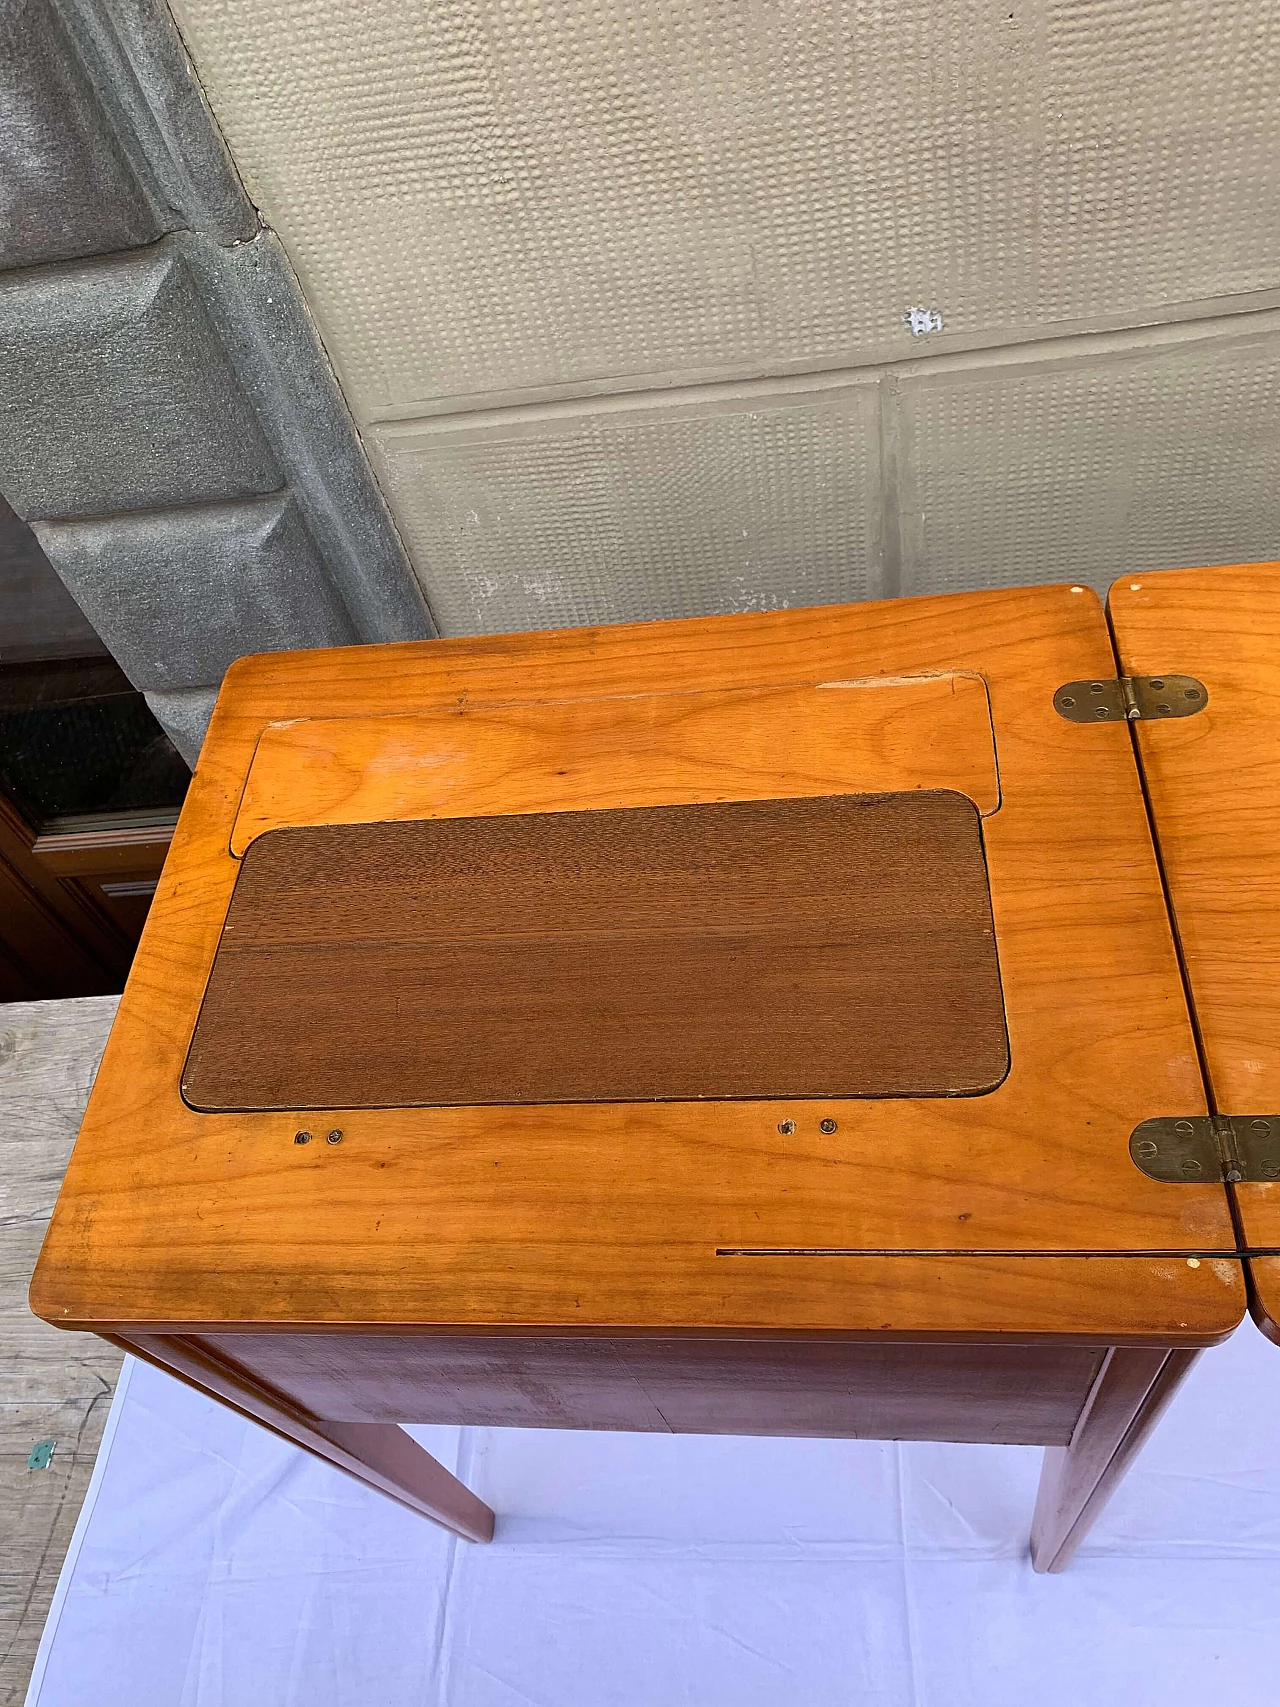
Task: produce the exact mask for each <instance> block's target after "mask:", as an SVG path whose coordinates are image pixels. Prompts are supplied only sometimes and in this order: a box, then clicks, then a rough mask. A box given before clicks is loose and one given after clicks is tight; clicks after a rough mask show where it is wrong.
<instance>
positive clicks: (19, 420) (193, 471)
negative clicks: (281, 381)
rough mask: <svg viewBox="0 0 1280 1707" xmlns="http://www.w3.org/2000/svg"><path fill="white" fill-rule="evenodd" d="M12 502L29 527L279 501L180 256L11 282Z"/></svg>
mask: <svg viewBox="0 0 1280 1707" xmlns="http://www.w3.org/2000/svg"><path fill="white" fill-rule="evenodd" d="M0 346H2V347H3V349H4V352H5V358H4V361H3V362H2V363H0V490H3V491H4V493H5V495H6V497H7V498H8V500H9V502H10V503H11V504H12V505H13V508H14V509H15V510H16V511H17V512H18V514H19V515H20V516H22V517H23V518H24V520H27V521H31V520H34V519H35V518H36V517H49V516H75V515H93V514H107V513H110V512H113V511H118V510H140V509H156V508H159V507H160V506H162V505H169V504H194V503H200V502H205V501H211V500H216V499H221V498H233V497H243V496H248V495H250V494H253V493H259V492H270V491H274V490H278V488H279V487H280V486H281V484H282V476H281V472H280V467H279V464H278V462H277V460H276V457H275V456H274V454H273V452H272V450H271V447H270V446H269V445H268V443H267V440H266V438H265V436H264V435H263V432H262V429H261V427H260V426H259V424H258V421H257V418H256V416H255V415H254V412H253V410H252V408H251V407H250V406H249V403H248V401H247V400H246V398H245V396H244V393H243V391H242V390H241V387H240V385H239V383H238V381H237V378H236V375H235V373H234V372H233V370H232V368H231V366H230V364H229V362H228V359H227V355H226V352H225V350H224V349H223V346H222V343H221V341H220V340H219V337H218V334H217V332H216V331H215V330H214V327H213V324H212V322H211V320H210V318H209V315H208V314H207V313H206V311H205V308H204V305H203V303H202V301H201V297H200V292H199V290H198V288H197V285H196V282H195V280H194V279H193V277H192V275H191V272H190V270H189V268H188V267H187V265H186V263H185V261H184V259H183V257H182V254H181V253H180V251H179V250H178V248H177V247H176V246H175V244H174V242H173V240H172V239H169V240H167V241H165V242H163V243H161V244H159V245H157V246H155V247H154V248H151V249H146V250H142V251H140V252H138V253H136V254H132V255H128V256H123V257H116V258H111V259H108V260H95V261H86V262H79V263H76V264H73V265H70V266H66V267H42V268H37V269H34V270H32V271H30V272H24V273H20V274H11V275H9V276H8V277H0Z"/></svg>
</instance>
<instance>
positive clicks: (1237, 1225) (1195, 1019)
mask: <svg viewBox="0 0 1280 1707" xmlns="http://www.w3.org/2000/svg"><path fill="white" fill-rule="evenodd" d="M1124 579H1125V577H1124V576H1120V577H1118V579H1117V581H1116V582H1113V583H1112V585H1111V587H1109V588H1108V590H1107V602H1106V607H1105V610H1106V619H1107V636H1108V638H1109V639H1110V641H1111V651H1112V653H1113V655H1114V657H1115V661H1116V669H1117V671H1118V672H1121V673H1123V672H1124V671H1125V670H1126V669H1127V668H1128V666H1127V664H1126V661H1125V657H1124V653H1123V651H1122V649H1121V645H1120V636H1119V634H1118V633H1117V631H1116V624H1115V616H1114V614H1113V612H1112V609H1111V594H1112V593H1113V592H1114V590H1115V587H1116V586H1117V585H1118V584H1119V581H1121V580H1124ZM1128 729H1129V746H1130V749H1131V751H1132V753H1133V763H1134V768H1135V770H1136V771H1137V773H1138V787H1139V788H1140V789H1141V790H1142V807H1143V811H1144V812H1145V813H1146V817H1147V834H1148V835H1149V836H1150V837H1151V849H1152V853H1153V854H1154V856H1155V862H1156V871H1157V872H1158V874H1159V877H1160V892H1161V895H1162V896H1163V897H1164V911H1165V917H1166V918H1167V919H1168V921H1169V935H1170V937H1171V939H1172V941H1173V952H1174V955H1175V957H1176V959H1177V962H1178V977H1179V979H1180V980H1181V983H1182V1000H1183V1002H1184V1004H1185V1005H1186V1010H1187V1021H1188V1024H1189V1025H1190V1027H1191V1036H1192V1040H1193V1042H1194V1043H1195V1050H1196V1063H1197V1065H1198V1066H1199V1069H1200V1084H1201V1088H1202V1089H1203V1091H1204V1098H1205V1107H1206V1108H1207V1109H1208V1111H1209V1113H1210V1114H1211V1115H1215V1116H1216V1115H1220V1114H1221V1113H1222V1110H1221V1109H1220V1108H1219V1107H1218V1102H1217V1098H1216V1097H1215V1096H1214V1093H1213V1077H1212V1075H1211V1073H1210V1071H1209V1057H1208V1053H1207V1051H1206V1049H1205V1041H1204V1034H1203V1032H1202V1031H1201V1029H1200V1015H1199V1014H1198V1013H1197V1011H1196V1002H1195V991H1194V990H1193V989H1192V987H1191V974H1190V973H1189V971H1188V970H1187V957H1186V955H1185V954H1184V952H1183V948H1182V933H1181V931H1180V930H1179V929H1178V912H1177V908H1176V907H1175V906H1174V904H1173V892H1172V890H1171V889H1170V887H1169V874H1168V872H1167V871H1166V870H1165V863H1164V849H1163V848H1162V847H1161V845H1160V828H1159V825H1158V824H1157V823H1156V814H1155V808H1154V806H1153V805H1152V803H1151V791H1150V789H1149V788H1148V787H1147V771H1146V766H1145V765H1144V764H1143V762H1142V749H1141V747H1140V746H1139V744H1138V733H1137V729H1136V728H1135V726H1134V724H1133V723H1132V722H1131V723H1129V725H1128ZM1222 1189H1223V1191H1224V1192H1225V1194H1226V1199H1227V1213H1228V1214H1229V1215H1230V1216H1231V1228H1232V1231H1233V1232H1234V1233H1235V1236H1236V1250H1237V1251H1238V1252H1239V1254H1240V1255H1241V1256H1246V1255H1247V1256H1254V1255H1257V1256H1262V1255H1264V1254H1269V1253H1265V1252H1263V1251H1257V1252H1253V1251H1250V1250H1249V1240H1248V1238H1247V1237H1246V1235H1245V1230H1244V1220H1243V1217H1242V1215H1241V1212H1240V1202H1239V1199H1238V1197H1237V1195H1236V1191H1235V1188H1234V1186H1232V1185H1230V1184H1229V1183H1228V1182H1227V1181H1226V1180H1224V1181H1223V1182H1222ZM1246 1272H1247V1271H1246ZM1249 1290H1250V1294H1251V1295H1252V1290H1253V1282H1252V1278H1251V1277H1250V1279H1249ZM1250 1302H1251V1303H1252V1296H1251V1299H1250Z"/></svg>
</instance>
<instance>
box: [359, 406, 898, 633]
mask: <svg viewBox="0 0 1280 1707" xmlns="http://www.w3.org/2000/svg"><path fill="white" fill-rule="evenodd" d="M726 389H727V388H726ZM368 442H369V448H370V450H371V452H372V454H373V457H374V460H375V465H376V467H377V469H378V473H379V476H380V478H381V481H382V486H383V490H384V491H385V493H386V494H387V497H388V499H389V500H390V503H391V505H392V508H393V509H394V511H395V513H396V517H397V520H398V522H399V525H400V530H401V534H402V537H403V538H404V541H405V545H406V547H407V548H408V551H409V554H410V556H411V558H412V559H413V561H414V563H415V565H416V567H417V570H418V573H419V576H420V578H421V580H422V582H423V586H424V590H425V592H426V594H427V598H428V601H429V602H430V604H431V607H432V613H433V615H434V616H435V619H436V622H437V623H438V625H439V627H440V630H441V632H442V633H444V634H484V633H491V632H498V631H502V630H506V629H515V628H555V627H560V626H570V625H574V624H579V623H591V622H627V621H640V620H643V619H646V618H650V617H678V616H697V615H702V614H704V613H708V612H712V611H743V610H768V609H774V608H776V607H778V606H782V605H788V604H796V605H802V604H828V603H835V602H838V601H844V600H853V599H865V598H876V597H879V596H881V594H882V593H883V591H885V590H886V589H885V588H884V584H883V582H882V579H881V558H882V553H881V544H882V542H881V539H880V533H879V513H880V504H879V490H878V489H879V436H878V411H877V388H876V386H875V384H874V383H871V384H863V385H851V386H841V387H836V388H832V389H829V390H820V389H814V390H813V391H811V392H810V393H808V394H806V393H804V392H803V391H800V392H798V393H796V394H794V395H792V396H790V397H779V396H778V395H776V394H769V395H764V396H762V395H760V394H759V393H758V392H757V391H756V389H755V388H752V387H743V388H742V389H741V392H740V393H739V394H737V395H733V394H729V395H722V396H721V397H719V398H714V399H704V400H703V401H701V402H700V403H698V404H697V405H682V404H680V403H678V402H676V401H675V400H671V401H669V402H668V403H667V404H666V405H665V406H658V405H652V406H621V407H620V406H618V405H616V404H615V405H607V404H606V405H599V404H597V405H593V406H588V407H586V408H583V409H581V410H572V409H566V408H563V407H560V408H555V409H539V410H532V411H518V410H513V411H511V412H510V415H509V417H503V416H501V415H500V416H499V417H498V418H497V419H496V420H494V419H493V418H492V417H490V421H489V424H479V425H468V426H466V427H463V426H460V425H457V424H453V425H450V424H449V423H447V422H446V421H438V422H433V423H429V424H427V423H419V424H417V425H392V426H383V427H378V428H375V429H373V432H372V434H371V435H370V438H369V441H368Z"/></svg>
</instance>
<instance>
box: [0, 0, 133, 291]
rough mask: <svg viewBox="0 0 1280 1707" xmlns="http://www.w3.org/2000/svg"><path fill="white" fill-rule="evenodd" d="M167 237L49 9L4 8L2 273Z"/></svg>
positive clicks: (0, 12) (0, 27)
mask: <svg viewBox="0 0 1280 1707" xmlns="http://www.w3.org/2000/svg"><path fill="white" fill-rule="evenodd" d="M164 229H165V226H164V222H163V220H162V218H161V216H160V214H159V213H158V211H157V209H156V208H155V207H154V206H153V204H152V202H151V200H150V198H149V197H148V196H147V194H146V191H145V190H144V189H143V188H142V186H141V185H140V184H139V183H138V181H137V178H136V177H135V175H134V171H133V167H132V165H131V163H130V161H129V159H128V157H127V155H126V152H125V150H124V148H123V147H122V146H121V142H120V139H119V136H118V135H117V133H116V132H115V129H114V127H112V126H111V125H110V123H109V122H108V120H107V118H106V115H105V113H104V112H103V110H102V107H101V105H100V103H99V102H98V100H97V97H96V96H95V94H94V92H93V89H92V87H91V85H90V83H89V80H88V78H87V77H86V75H85V72H84V68H83V66H82V65H81V62H80V60H79V57H78V55H77V54H76V52H75V49H74V47H73V45H72V41H71V38H70V37H69V36H68V34H67V32H66V31H65V30H64V28H63V26H62V22H61V20H60V18H59V17H58V14H57V12H56V10H55V9H54V8H53V7H52V6H51V5H50V4H49V0H5V4H4V5H3V6H2V7H0V269H3V268H7V267H28V266H34V265H35V264H36V263H38V262H41V261H59V260H65V259H69V258H71V257H73V256H77V255H92V254H99V253H106V252H108V251H110V250H113V249H129V248H133V247H134V246H135V245H137V244H140V243H150V242H152V241H153V240H154V239H155V238H157V237H159V236H160V234H161V232H162V231H163V230H164Z"/></svg>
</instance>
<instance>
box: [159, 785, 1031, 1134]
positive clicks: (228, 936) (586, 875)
mask: <svg viewBox="0 0 1280 1707" xmlns="http://www.w3.org/2000/svg"><path fill="white" fill-rule="evenodd" d="M1007 1064H1008V1036H1007V1032H1006V1029H1005V1020H1004V1007H1003V1002H1002V999H1001V992H1000V980H999V971H998V967H997V963H996V950H995V932H994V927H993V924H992V917H991V899H990V892H989V889H988V885H987V875H986V864H985V860H984V856H983V848H982V834H981V826H980V821H979V818H978V814H977V811H976V810H975V808H974V806H973V803H972V802H971V801H969V800H968V799H966V798H965V797H964V796H963V795H960V794H955V793H952V792H950V791H946V790H936V791H927V792H926V791H920V792H918V793H903V794H890V795H862V796H833V797H826V798H821V799H809V800H766V801H734V802H729V803H717V804H713V805H698V806H668V807H651V808H644V809H634V810H625V811H599V812H562V813H536V814H531V815H528V816H521V817H493V818H461V819H436V820H432V821H429V822H417V823H397V824H386V823H384V824H356V825H327V826H322V827H315V828H303V829H285V830H277V831H273V832H270V833H269V834H267V835H264V836H261V837H259V838H258V840H257V841H255V842H254V843H253V844H252V845H251V846H250V848H249V850H248V853H247V854H246V856H245V860H244V865H243V869H242V870H241V873H240V876H239V879H238V881H237V883H236V888H235V893H234V895H233V897H232V901H231V906H230V909H229V912H228V916H227V922H226V927H225V929H224V932H223V936H222V941H221V944H220V946H219V949H218V954H217V958H216V960H215V962H214V967H213V971H212V973H211V975H210V979H209V984H208V988H207V991H206V994H205V1000H204V1004H203V1008H202V1010H201V1014H200V1018H199V1022H198V1024H197V1027H196V1031H195V1036H194V1039H193V1041H192V1045H191V1051H190V1055H189V1057H188V1060H187V1065H186V1072H185V1075H184V1080H183V1094H184V1096H185V1097H186V1099H187V1101H188V1102H189V1103H191V1104H192V1105H193V1106H194V1107H196V1108H200V1109H206V1110H219V1109H268V1108H354V1107H408V1106H414V1105H424V1104H431V1105H439V1104H477V1103H497V1104H502V1103H508V1104H510V1103H548V1102H595V1101H650V1100H662V1101H682V1100H685V1099H693V1098H774V1097H813V1096H832V1097H837V1096H864V1097H871V1096H875V1097H886V1096H948V1095H965V1094H972V1093H975V1092H979V1091H985V1090H989V1089H991V1088H992V1087H993V1086H995V1085H996V1084H998V1083H999V1082H1000V1080H1001V1079H1002V1078H1003V1077H1004V1074H1005V1072H1006V1070H1007Z"/></svg>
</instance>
